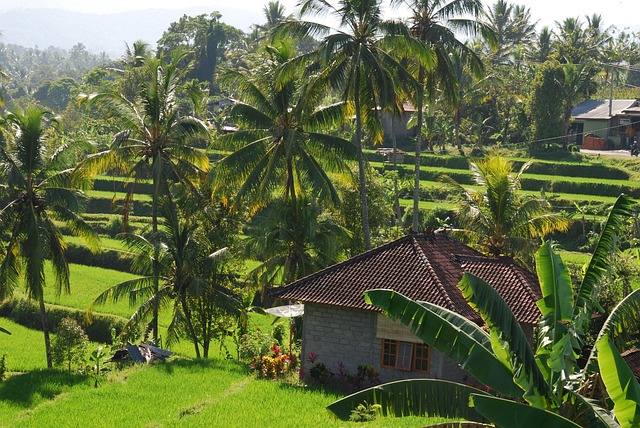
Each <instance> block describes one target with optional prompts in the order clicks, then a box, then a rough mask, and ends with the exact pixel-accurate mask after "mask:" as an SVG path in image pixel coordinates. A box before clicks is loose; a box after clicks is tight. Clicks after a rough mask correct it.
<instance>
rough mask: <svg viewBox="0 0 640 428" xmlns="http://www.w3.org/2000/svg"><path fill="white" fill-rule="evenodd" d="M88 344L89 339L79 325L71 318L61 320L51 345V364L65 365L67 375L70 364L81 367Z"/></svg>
mask: <svg viewBox="0 0 640 428" xmlns="http://www.w3.org/2000/svg"><path fill="white" fill-rule="evenodd" d="M88 343H89V338H88V337H87V334H86V333H85V332H84V330H83V329H82V327H80V324H78V323H77V321H76V320H74V319H73V318H69V317H66V318H63V319H62V321H60V325H58V328H56V336H55V337H54V338H53V343H52V345H51V354H52V358H53V364H55V365H56V366H62V365H63V364H66V365H67V369H68V370H69V373H71V365H72V364H75V365H77V366H79V367H83V366H84V361H85V354H86V352H87V344H88Z"/></svg>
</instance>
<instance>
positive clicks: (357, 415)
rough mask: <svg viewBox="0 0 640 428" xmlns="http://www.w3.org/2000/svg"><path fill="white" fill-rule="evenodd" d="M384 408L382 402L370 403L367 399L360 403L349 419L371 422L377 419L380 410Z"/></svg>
mask: <svg viewBox="0 0 640 428" xmlns="http://www.w3.org/2000/svg"><path fill="white" fill-rule="evenodd" d="M381 409H382V406H381V405H380V404H369V403H367V402H366V401H365V402H364V403H360V404H358V405H357V406H356V408H355V409H353V410H352V411H351V415H350V416H349V420H350V421H351V422H370V421H374V420H375V419H376V416H377V415H378V412H379V411H380V410H381Z"/></svg>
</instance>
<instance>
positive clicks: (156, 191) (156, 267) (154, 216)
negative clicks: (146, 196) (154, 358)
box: [151, 155, 160, 346]
mask: <svg viewBox="0 0 640 428" xmlns="http://www.w3.org/2000/svg"><path fill="white" fill-rule="evenodd" d="M156 162H160V160H159V159H158V156H157V155H156V156H154V158H153V167H152V168H153V195H152V198H153V199H152V202H151V233H152V235H153V295H154V296H157V295H158V291H159V289H160V287H159V282H160V264H159V262H158V258H159V257H160V246H159V245H158V198H159V197H160V176H159V175H160V174H159V173H158V172H157V171H158V170H160V165H157V164H156ZM152 312H153V319H152V320H151V327H152V330H153V333H152V334H153V342H154V343H155V344H156V345H157V346H159V345H160V344H159V343H158V301H157V300H156V301H155V302H154V303H153V309H152Z"/></svg>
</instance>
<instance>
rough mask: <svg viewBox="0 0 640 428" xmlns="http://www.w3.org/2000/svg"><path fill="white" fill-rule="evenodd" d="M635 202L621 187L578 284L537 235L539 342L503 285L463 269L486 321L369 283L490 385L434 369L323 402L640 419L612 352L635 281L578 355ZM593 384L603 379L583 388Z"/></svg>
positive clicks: (344, 410)
mask: <svg viewBox="0 0 640 428" xmlns="http://www.w3.org/2000/svg"><path fill="white" fill-rule="evenodd" d="M632 205H633V201H632V200H631V199H629V198H628V197H626V196H624V195H622V196H620V197H619V198H618V200H617V201H616V203H615V204H614V206H613V208H612V211H611V213H610V215H609V218H608V219H607V222H606V223H605V226H604V228H603V231H602V234H601V236H600V240H599V242H598V245H597V247H596V250H595V252H594V253H593V255H592V258H591V261H590V262H589V265H588V267H587V269H586V271H585V275H584V279H583V281H582V283H581V284H580V285H579V286H578V287H577V289H576V292H575V294H574V291H573V288H572V284H571V280H570V277H569V273H568V270H567V268H566V266H565V265H564V263H563V262H562V260H561V259H560V257H559V256H558V255H557V254H556V253H555V252H554V251H553V249H552V246H551V244H550V243H549V242H546V243H544V244H543V245H542V247H541V248H540V250H539V251H538V253H537V254H536V268H537V274H538V279H539V282H540V288H541V291H542V296H543V297H542V299H540V301H538V307H539V308H540V311H541V314H542V317H541V320H540V323H539V329H538V340H537V341H536V346H535V349H534V347H533V346H532V345H531V344H530V342H529V340H528V339H527V337H526V336H525V334H524V332H523V330H522V328H521V326H520V324H519V323H518V322H517V320H516V319H515V317H514V316H513V313H512V312H511V310H510V308H509V307H508V306H507V304H506V303H505V302H504V300H503V299H502V298H501V297H500V295H499V294H498V293H497V292H496V291H495V290H494V289H493V287H491V286H490V285H488V284H487V283H486V282H484V281H483V280H482V279H480V278H478V277H476V276H473V275H470V274H467V273H465V274H464V276H463V278H462V280H461V281H460V283H459V284H458V287H459V288H460V290H461V291H462V293H463V295H464V297H465V299H466V300H467V301H468V302H469V304H470V305H471V306H472V307H473V308H474V309H475V310H476V311H477V312H478V313H479V314H480V315H481V316H482V319H483V320H484V322H485V326H484V328H482V327H480V326H478V325H476V324H475V323H473V322H470V321H469V320H467V319H466V318H464V317H461V316H459V315H457V314H455V313H453V312H450V311H448V310H445V309H443V308H440V307H438V306H435V305H432V304H429V303H426V302H416V301H413V300H411V299H408V298H406V297H405V296H402V295H401V294H399V293H396V292H394V291H392V290H369V291H367V292H366V293H365V300H366V301H367V303H369V304H372V305H374V306H376V307H378V308H381V309H382V310H383V311H384V313H385V314H386V315H387V316H389V317H390V318H392V319H396V320H398V321H400V322H402V323H403V324H405V325H407V326H409V328H410V329H411V331H412V332H413V333H414V334H416V336H418V337H419V338H421V339H423V340H424V341H425V343H427V344H429V345H430V346H432V347H433V348H435V349H437V350H438V351H439V352H441V353H443V354H445V355H446V356H448V357H449V358H451V359H452V360H454V361H456V362H457V363H458V364H460V366H461V367H462V368H463V369H464V370H466V371H467V372H468V373H469V374H470V375H471V376H473V377H474V378H475V379H476V380H478V381H479V382H481V383H482V384H483V385H485V386H486V390H481V389H477V388H473V387H470V386H467V385H463V384H459V383H455V382H447V381H442V380H435V379H413V380H408V381H397V382H391V383H387V384H383V385H379V386H376V387H373V388H370V389H368V390H364V391H360V392H358V393H356V394H353V395H350V396H348V397H345V398H343V399H341V400H339V401H337V402H335V403H333V404H331V405H330V406H329V407H328V408H329V410H330V411H332V412H333V413H335V414H336V415H337V416H338V417H341V418H343V417H347V418H348V414H349V412H350V410H351V409H353V408H355V406H356V405H357V404H359V403H361V402H363V401H365V400H366V401H367V402H368V403H376V404H381V406H382V412H383V414H386V415H393V416H402V415H429V416H439V417H447V418H452V419H459V420H466V421H473V422H482V423H486V422H491V423H493V424H495V425H496V426H500V427H529V426H532V427H539V426H540V425H542V424H549V425H548V426H553V427H580V426H581V427H637V426H640V385H639V384H638V381H637V380H636V379H635V377H634V376H633V374H632V372H631V370H630V369H629V367H628V366H627V365H626V363H625V362H624V360H623V359H622V357H621V356H620V353H619V352H618V349H623V348H625V347H628V346H629V345H630V344H631V338H632V335H633V333H634V332H636V333H637V331H638V319H637V318H638V317H637V314H638V313H640V289H638V290H635V291H634V292H632V293H630V294H629V295H628V296H627V297H625V298H624V299H623V300H622V301H621V302H620V303H619V304H618V305H617V306H616V307H615V309H614V310H613V311H611V313H610V314H609V316H608V318H607V320H606V321H605V323H604V324H603V326H602V327H601V329H600V331H599V333H598V336H597V339H596V344H595V346H594V347H593V349H592V350H591V354H590V356H589V359H588V361H587V363H586V365H584V368H581V367H580V365H578V362H577V359H578V356H579V355H580V354H581V353H582V351H583V348H584V347H585V340H586V339H587V335H588V332H589V329H590V320H591V315H592V314H594V313H595V312H596V311H597V310H598V309H599V305H598V303H597V299H596V296H597V291H598V288H599V286H600V285H601V283H602V280H603V279H604V278H605V276H606V275H607V268H608V263H607V262H608V260H609V257H610V255H611V253H612V252H614V251H615V250H616V231H618V230H619V229H620V226H621V225H622V222H623V221H624V219H625V218H628V216H629V214H630V210H631V206H632ZM599 379H601V380H602V382H600V380H599ZM594 384H600V385H602V384H604V388H601V389H599V390H598V389H597V388H595V390H597V391H599V393H596V394H593V393H592V394H587V393H586V391H587V389H589V390H590V391H593V390H594V389H593V388H589V387H591V386H592V385H594ZM605 388H606V390H605ZM610 402H613V409H610V408H609V407H610V406H609V405H608V403H610Z"/></svg>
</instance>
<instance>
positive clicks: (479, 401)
mask: <svg viewBox="0 0 640 428" xmlns="http://www.w3.org/2000/svg"><path fill="white" fill-rule="evenodd" d="M471 404H472V406H473V407H474V408H475V409H476V411H477V412H478V413H480V414H481V415H482V416H484V417H485V418H487V419H489V420H490V421H491V422H493V423H494V424H495V425H496V426H497V427H504V428H513V427H517V428H540V427H553V428H565V427H566V428H579V427H580V425H578V424H576V423H574V422H571V421H570V420H569V419H566V418H563V417H562V416H560V415H557V414H555V413H553V412H550V411H548V410H545V409H540V408H537V407H533V406H528V405H526V404H523V403H518V402H515V401H511V400H505V399H503V398H497V397H493V396H491V395H477V394H472V395H471Z"/></svg>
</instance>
